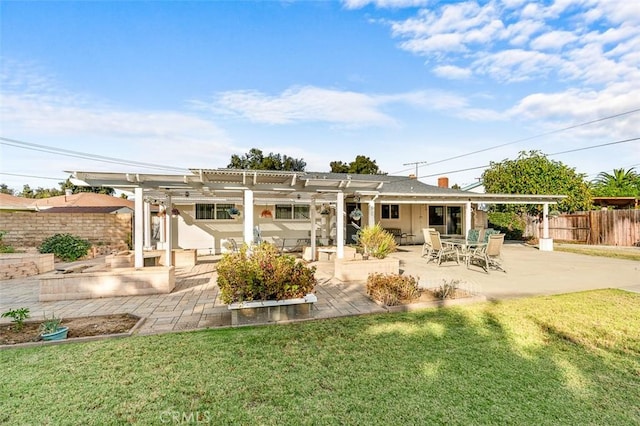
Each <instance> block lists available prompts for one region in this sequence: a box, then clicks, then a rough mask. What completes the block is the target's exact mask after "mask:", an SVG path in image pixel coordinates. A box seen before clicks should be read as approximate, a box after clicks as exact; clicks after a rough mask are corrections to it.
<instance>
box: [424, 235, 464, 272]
mask: <svg viewBox="0 0 640 426" xmlns="http://www.w3.org/2000/svg"><path fill="white" fill-rule="evenodd" d="M429 235H430V236H431V245H432V247H433V252H434V254H433V256H434V258H435V259H436V260H437V261H438V266H440V265H441V264H442V262H446V261H447V260H455V261H456V263H457V264H458V265H459V264H460V253H459V252H458V247H456V246H455V245H453V244H450V243H446V242H444V243H443V242H442V240H441V239H440V233H439V232H438V231H429Z"/></svg>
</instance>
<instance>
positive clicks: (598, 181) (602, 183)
mask: <svg viewBox="0 0 640 426" xmlns="http://www.w3.org/2000/svg"><path fill="white" fill-rule="evenodd" d="M593 188H594V192H595V193H596V195H601V196H610V197H624V196H628V197H632V196H636V195H638V191H639V189H640V175H639V174H638V173H636V171H635V169H634V168H631V169H629V170H625V169H613V173H612V174H610V173H607V172H601V173H599V174H598V176H597V177H596V178H595V179H594V180H593Z"/></svg>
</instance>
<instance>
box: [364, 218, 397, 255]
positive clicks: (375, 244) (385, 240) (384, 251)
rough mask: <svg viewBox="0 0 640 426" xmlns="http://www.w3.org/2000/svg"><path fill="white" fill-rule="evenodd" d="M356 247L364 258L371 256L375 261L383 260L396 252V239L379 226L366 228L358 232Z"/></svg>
mask: <svg viewBox="0 0 640 426" xmlns="http://www.w3.org/2000/svg"><path fill="white" fill-rule="evenodd" d="M358 245H359V246H360V247H361V248H362V252H363V254H364V255H365V256H373V257H375V258H377V259H384V258H385V257H387V256H388V255H389V253H393V252H394V251H396V247H397V246H396V239H395V237H394V236H393V235H392V234H391V233H390V232H387V231H385V230H384V229H383V228H382V226H380V224H375V225H374V226H367V227H365V228H362V229H361V230H360V232H359V237H358Z"/></svg>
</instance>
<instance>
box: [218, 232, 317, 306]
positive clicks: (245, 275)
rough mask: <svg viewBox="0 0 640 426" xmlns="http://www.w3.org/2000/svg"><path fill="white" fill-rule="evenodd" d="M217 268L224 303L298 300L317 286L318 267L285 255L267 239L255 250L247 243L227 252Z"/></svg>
mask: <svg viewBox="0 0 640 426" xmlns="http://www.w3.org/2000/svg"><path fill="white" fill-rule="evenodd" d="M217 271H218V287H220V295H221V298H222V301H223V302H224V303H234V302H243V301H250V300H283V299H294V298H298V297H303V296H305V295H306V294H308V293H310V292H311V291H313V288H314V287H315V285H316V279H315V277H314V274H315V272H316V268H315V267H308V266H306V265H305V264H303V263H301V262H298V261H297V260H296V258H295V257H294V256H291V255H281V254H280V253H279V251H278V249H277V248H276V247H275V246H274V245H273V244H269V243H266V242H265V243H262V244H260V245H258V246H256V247H254V248H253V250H252V251H251V252H250V251H249V250H248V248H247V246H246V245H244V246H242V247H241V248H240V250H239V251H238V252H237V253H227V254H225V255H224V256H223V257H222V259H221V260H220V262H218V266H217Z"/></svg>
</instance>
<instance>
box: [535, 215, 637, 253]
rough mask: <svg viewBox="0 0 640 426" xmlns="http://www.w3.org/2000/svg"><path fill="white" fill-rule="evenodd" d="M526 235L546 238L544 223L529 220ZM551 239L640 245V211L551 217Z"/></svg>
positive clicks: (614, 244) (537, 220) (613, 244)
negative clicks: (543, 228)
mask: <svg viewBox="0 0 640 426" xmlns="http://www.w3.org/2000/svg"><path fill="white" fill-rule="evenodd" d="M525 236H532V237H534V238H541V237H542V220H541V219H539V218H537V217H529V218H528V219H527V227H526V230H525ZM549 237H550V238H553V239H554V240H557V241H570V242H578V243H584V244H594V245H597V244H599V245H610V246H640V210H594V211H589V212H582V213H577V214H563V215H560V216H557V217H549Z"/></svg>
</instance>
